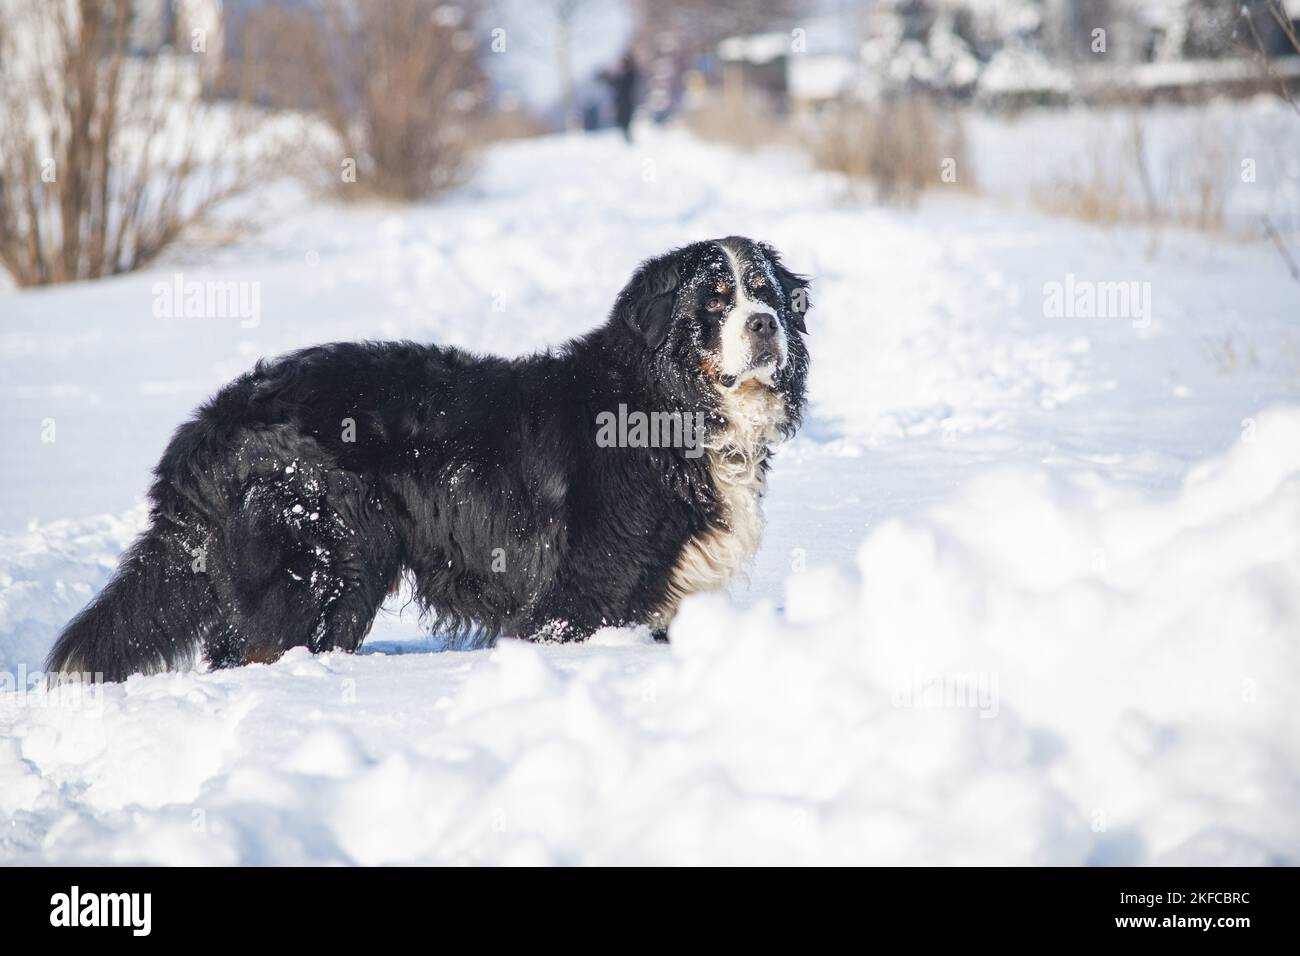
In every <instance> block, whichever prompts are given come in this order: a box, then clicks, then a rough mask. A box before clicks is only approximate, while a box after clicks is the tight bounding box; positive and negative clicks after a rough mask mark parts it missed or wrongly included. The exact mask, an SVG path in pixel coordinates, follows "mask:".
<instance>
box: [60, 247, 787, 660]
mask: <svg viewBox="0 0 1300 956" xmlns="http://www.w3.org/2000/svg"><path fill="white" fill-rule="evenodd" d="M808 286H809V282H808V280H807V278H805V277H804V276H801V275H798V274H796V273H794V272H791V271H790V270H789V269H787V268H786V267H785V265H784V264H783V263H782V261H781V258H780V256H779V255H778V254H777V252H776V250H775V249H774V248H772V246H770V245H767V244H765V243H761V242H755V241H753V240H750V239H747V238H744V237H741V236H730V237H727V238H724V239H719V240H715V241H707V242H696V243H693V244H691V245H688V246H684V247H682V248H679V249H674V250H672V251H670V252H668V253H667V254H665V255H662V256H659V257H657V258H654V259H650V260H648V261H646V262H644V263H642V264H641V266H640V267H639V268H638V269H637V270H636V271H635V273H634V274H633V275H632V278H631V279H630V281H629V282H628V283H627V285H626V286H625V287H624V288H623V290H622V291H621V292H620V293H619V294H618V296H617V298H616V300H615V303H614V306H613V309H612V310H611V313H610V315H609V317H608V319H607V321H606V322H605V323H604V324H603V325H601V326H600V327H598V328H596V329H595V330H594V331H592V332H590V333H588V334H587V335H584V336H582V337H579V338H577V339H575V340H573V341H571V342H569V343H567V344H565V345H563V346H561V347H559V348H557V349H554V350H549V351H546V352H544V353H540V354H536V355H533V356H530V357H526V358H520V359H514V360H507V359H503V358H496V357H479V356H474V355H470V354H468V353H466V352H464V351H461V350H459V349H455V348H439V347H437V346H432V345H422V344H417V343H413V342H360V343H338V344H332V345H321V346H316V347H312V348H306V349H303V350H301V351H298V352H294V353H291V354H288V355H285V356H282V357H280V358H278V359H275V360H273V361H269V362H268V361H261V362H258V363H257V365H256V366H255V367H254V368H253V370H252V371H250V372H248V373H246V374H244V375H243V376H241V377H239V378H237V379H235V380H234V381H233V382H231V383H230V384H229V385H226V386H225V387H224V388H222V389H221V390H220V391H219V392H218V393H217V394H216V395H215V397H213V398H212V399H211V400H209V401H208V402H207V403H206V404H205V405H203V406H201V407H200V408H199V410H198V411H197V413H196V414H195V415H194V417H193V418H192V419H191V420H189V421H188V422H186V423H185V424H183V425H181V426H180V428H178V429H177V431H176V433H175V435H174V436H173V437H172V440H171V442H170V444H169V445H168V446H167V449H166V451H165V452H164V453H163V456H162V460H161V461H160V462H159V464H158V466H157V469H156V470H155V481H154V482H153V485H152V487H151V489H150V492H149V498H150V505H151V508H150V522H149V526H148V529H147V530H146V531H145V532H144V533H143V534H142V535H141V537H140V538H139V539H138V540H137V541H136V542H135V543H134V544H133V545H132V547H131V548H130V549H129V550H128V551H127V553H126V554H125V555H124V557H123V558H122V561H121V564H120V565H119V567H118V569H117V571H116V573H115V574H114V576H113V577H112V578H111V579H110V580H109V582H108V583H107V585H105V587H104V588H103V589H102V590H101V591H100V593H99V594H98V595H97V596H96V597H95V599H94V600H93V601H92V603H91V604H90V605H89V606H88V607H86V608H85V609H84V610H83V611H82V612H81V613H80V614H79V615H78V616H77V617H75V618H74V619H73V620H72V621H71V622H70V623H69V624H68V626H67V628H66V629H65V630H64V631H63V633H62V634H61V635H60V636H59V638H58V640H57V641H56V642H55V645H54V648H53V650H52V651H51V654H50V657H49V661H48V663H47V671H48V672H49V673H51V674H52V675H74V674H75V675H84V674H93V675H97V676H98V678H99V679H102V680H108V681H118V680H123V679H125V678H126V677H127V676H128V675H130V674H134V673H155V672H158V671H163V670H167V669H172V668H178V667H184V666H192V665H193V664H195V663H196V662H197V661H198V660H199V659H200V658H202V659H203V660H205V661H206V662H207V664H208V665H209V666H210V667H212V668H222V667H230V666H235V665H240V664H248V663H255V662H261V663H266V662H271V661H274V660H276V659H277V658H279V657H280V655H281V654H283V653H284V652H285V651H286V650H288V649H289V648H292V647H307V648H309V649H310V650H311V651H313V652H319V651H327V650H335V649H337V650H343V651H349V652H350V651H355V650H357V648H358V647H360V645H361V642H362V641H363V640H364V638H365V636H366V634H367V632H368V631H369V629H370V626H371V624H372V622H373V621H374V618H375V616H376V614H377V613H378V610H379V608H380V606H381V604H382V603H383V601H384V598H385V596H386V595H387V594H388V593H390V592H391V591H395V590H396V588H397V587H398V586H399V584H400V582H401V580H402V578H403V575H405V576H407V578H408V579H409V581H410V583H411V586H412V592H413V596H414V600H415V601H416V602H417V604H418V606H419V608H420V610H421V612H422V616H423V617H424V619H425V621H426V622H427V623H429V624H430V626H431V627H433V628H434V629H435V630H436V631H437V632H439V633H444V634H448V635H460V636H462V637H464V636H470V637H475V638H479V637H481V638H483V639H484V640H490V639H492V638H494V637H495V636H498V635H501V634H507V635H512V636H518V637H522V638H527V639H533V640H543V641H573V640H582V639H584V638H586V637H588V636H590V635H591V634H592V633H593V632H594V631H596V630H597V629H599V628H601V627H605V626H611V625H618V626H625V625H644V626H648V627H649V628H651V630H652V631H653V632H654V633H655V635H656V637H658V638H660V639H664V638H665V635H666V629H667V627H668V624H669V622H670V621H671V619H672V617H673V615H674V613H675V611H676V610H677V607H678V605H679V604H680V603H681V601H682V599H683V598H685V597H686V596H687V595H689V594H692V593H695V592H697V591H710V590H719V589H722V588H724V587H725V586H726V585H727V583H728V582H729V581H730V580H731V579H732V578H733V577H735V576H736V575H737V574H738V573H741V572H742V571H743V570H744V569H745V568H746V566H747V565H748V563H749V562H750V561H751V559H752V558H753V556H754V554H755V552H756V551H757V549H758V545H759V538H760V534H761V531H762V524H763V516H762V510H761V505H762V501H761V499H762V497H763V492H764V485H765V479H766V475H767V471H768V468H769V463H770V456H771V454H772V450H773V448H774V447H775V446H776V445H777V444H778V443H780V442H781V441H782V440H784V439H786V438H788V437H789V436H791V435H792V434H793V433H794V432H795V430H796V429H797V428H798V426H799V423H800V419H801V417H802V414H803V410H804V403H805V384H806V378H807V374H808V367H809V356H808V351H807V348H806V346H805V343H804V336H805V335H806V334H807V327H806V324H805V317H806V313H807V310H808V308H809V307H810V303H809V300H808ZM647 423H649V425H648V426H647Z"/></svg>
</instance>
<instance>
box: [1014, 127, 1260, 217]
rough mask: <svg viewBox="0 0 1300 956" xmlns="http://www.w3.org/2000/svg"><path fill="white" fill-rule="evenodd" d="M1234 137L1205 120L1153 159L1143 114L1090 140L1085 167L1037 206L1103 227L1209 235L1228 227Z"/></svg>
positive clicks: (1042, 195)
mask: <svg viewBox="0 0 1300 956" xmlns="http://www.w3.org/2000/svg"><path fill="white" fill-rule="evenodd" d="M1233 142H1235V137H1233V136H1232V135H1230V134H1227V133H1225V131H1224V130H1222V129H1212V128H1210V126H1209V125H1208V124H1206V123H1202V124H1201V125H1199V126H1198V127H1197V128H1196V129H1195V130H1193V131H1192V132H1190V133H1188V134H1186V138H1185V140H1184V141H1181V142H1174V143H1169V144H1166V145H1167V148H1166V149H1165V150H1164V152H1163V155H1162V156H1160V157H1153V155H1152V150H1151V148H1150V142H1149V138H1148V135H1147V129H1146V125H1145V124H1144V122H1143V120H1142V119H1141V117H1140V116H1138V115H1137V114H1134V115H1133V116H1132V117H1130V119H1129V122H1128V124H1127V129H1126V131H1125V132H1124V133H1122V134H1120V135H1117V136H1113V137H1105V136H1100V137H1096V138H1094V139H1092V140H1091V141H1090V142H1089V146H1088V151H1087V153H1086V154H1085V157H1084V159H1083V161H1082V164H1081V165H1080V166H1078V167H1076V168H1075V169H1074V170H1073V171H1072V172H1070V173H1068V174H1066V175H1064V176H1062V177H1060V178H1059V179H1058V180H1057V181H1056V182H1054V183H1052V184H1051V185H1050V186H1049V187H1046V188H1039V189H1037V190H1035V192H1034V196H1033V198H1034V200H1035V202H1036V203H1037V204H1038V206H1039V207H1041V208H1042V209H1044V210H1045V211H1047V212H1050V213H1052V214H1054V215H1063V216H1070V217H1071V218H1074V219H1081V220H1083V221H1085V222H1093V223H1098V224H1101V225H1107V226H1110V225H1117V224H1120V223H1144V224H1148V225H1173V226H1182V227H1185V228H1191V229H1200V230H1203V231H1206V232H1218V231H1221V230H1222V229H1223V225H1224V209H1225V206H1226V204H1227V198H1228V189H1229V187H1230V185H1231V184H1232V182H1233V175H1234V169H1233V165H1232V164H1233V162H1234V160H1233V157H1232V156H1231V155H1230V154H1229V145H1228V144H1231V143H1233Z"/></svg>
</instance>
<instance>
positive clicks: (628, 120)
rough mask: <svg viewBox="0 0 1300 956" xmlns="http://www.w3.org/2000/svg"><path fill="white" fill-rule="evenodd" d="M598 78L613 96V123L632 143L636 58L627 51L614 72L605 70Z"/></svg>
mask: <svg viewBox="0 0 1300 956" xmlns="http://www.w3.org/2000/svg"><path fill="white" fill-rule="evenodd" d="M600 78H601V79H602V80H604V81H605V82H606V83H608V84H609V86H610V90H611V91H612V92H613V94H614V122H616V123H618V128H619V129H621V130H622V131H623V138H624V139H626V140H627V141H628V142H629V143H630V142H632V113H633V111H634V110H635V109H636V92H637V89H636V88H637V81H638V80H640V78H641V71H640V70H638V69H637V66H636V57H635V56H633V55H632V51H631V50H628V51H627V52H626V53H625V54H623V59H622V61H620V63H619V65H618V69H616V70H606V71H605V72H604V73H602V74H601V75H600Z"/></svg>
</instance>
